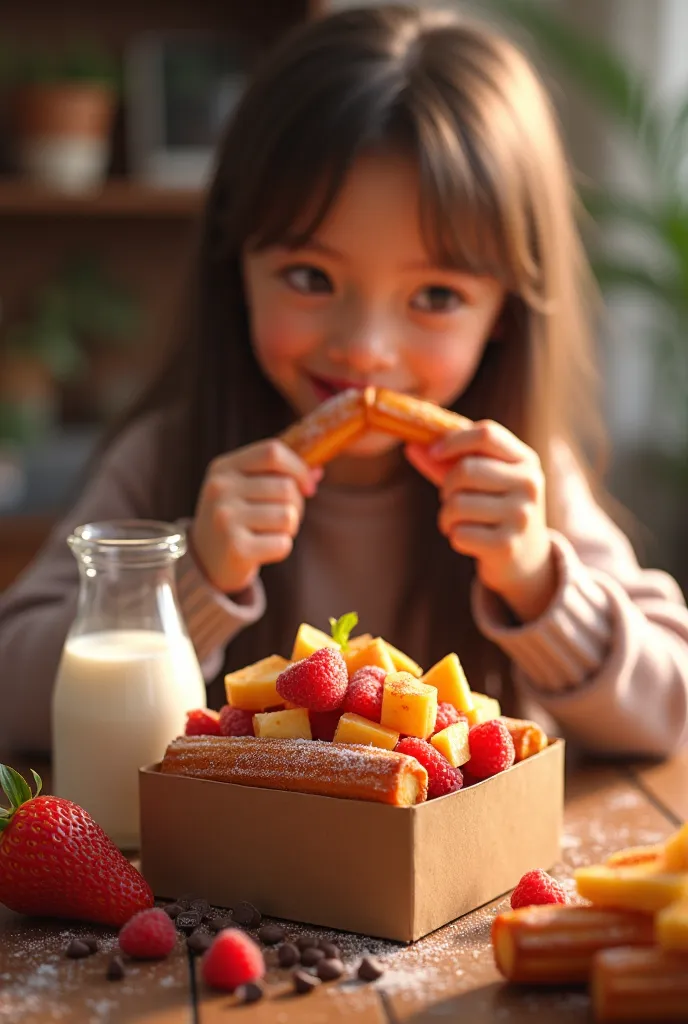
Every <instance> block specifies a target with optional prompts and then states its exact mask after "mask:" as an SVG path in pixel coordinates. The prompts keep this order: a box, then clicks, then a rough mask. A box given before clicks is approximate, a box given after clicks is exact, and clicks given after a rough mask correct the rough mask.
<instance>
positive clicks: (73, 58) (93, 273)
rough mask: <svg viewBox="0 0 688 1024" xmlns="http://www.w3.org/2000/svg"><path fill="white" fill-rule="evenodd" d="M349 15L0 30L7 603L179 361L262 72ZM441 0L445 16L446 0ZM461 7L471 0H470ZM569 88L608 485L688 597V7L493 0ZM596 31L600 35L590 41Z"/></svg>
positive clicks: (104, 19)
mask: <svg viewBox="0 0 688 1024" xmlns="http://www.w3.org/2000/svg"><path fill="white" fill-rule="evenodd" d="M344 6H350V3H349V0H253V2H252V3H250V4H246V3H243V2H241V0H234V2H226V3H222V4H219V3H216V2H214V0H195V2H194V3H193V4H189V3H188V2H186V0H140V2H139V3H137V4H136V5H134V4H130V3H128V2H123V3H120V4H114V5H105V6H100V5H95V4H92V3H89V2H88V0H63V2H62V3H61V4H60V5H59V11H58V9H57V5H54V4H53V3H52V2H51V0H32V2H30V3H28V4H24V5H21V4H17V5H11V6H6V7H5V8H4V10H3V13H2V21H1V22H0V590H2V589H3V588H5V587H6V586H7V585H8V584H9V583H10V582H11V581H12V579H13V578H14V577H15V576H16V574H17V573H18V572H19V571H21V569H22V568H23V566H24V565H25V564H26V563H27V562H28V561H29V559H30V558H31V557H32V556H33V554H34V553H35V552H36V550H37V549H38V548H39V546H40V544H41V543H42V541H43V539H44V537H45V536H46V533H47V531H48V530H49V529H50V526H51V525H52V524H53V523H54V522H55V520H56V518H57V517H58V516H59V515H60V513H61V511H62V510H64V509H65V507H66V506H67V505H68V504H69V503H70V501H71V499H72V497H73V496H74V494H75V492H76V491H77V490H78V488H79V485H80V481H81V479H82V477H83V473H84V470H85V467H86V465H87V462H88V459H89V456H90V454H91V453H92V451H93V449H94V445H95V444H96V442H97V440H98V438H99V436H100V435H101V432H102V431H103V429H104V427H105V426H106V425H107V424H108V422H110V421H111V419H112V418H113V417H114V416H116V415H117V414H118V412H119V411H120V410H121V409H122V408H123V406H124V405H125V404H126V403H127V402H128V401H129V400H130V399H131V397H132V396H133V395H134V394H135V393H136V391H137V390H138V389H139V388H140V387H141V384H142V382H143V381H144V380H145V378H146V376H147V375H148V374H149V373H150V372H151V369H152V368H153V367H154V366H155V365H156V363H157V362H158V361H159V360H160V359H161V358H162V356H163V355H164V351H165V345H166V343H167V342H168V339H169V338H170V336H171V331H172V327H173V323H174V320H175V317H176V315H177V311H178V310H177V307H176V305H175V303H174V300H175V298H176V297H177V296H179V294H180V292H181V289H182V287H183V282H184V277H185V269H186V265H187V260H188V256H189V253H190V250H191V246H192V243H193V237H194V231H195V229H196V226H197V220H198V215H199V212H200V208H201V203H202V197H203V189H204V187H205V183H206V181H207V178H208V174H209V170H210V167H211V163H212V145H213V142H214V140H215V138H216V137H217V134H218V131H219V130H220V126H221V124H222V122H223V121H224V119H225V118H226V117H227V116H228V114H229V113H230V111H231V109H232V107H233V105H234V103H235V102H236V98H237V96H238V95H239V94H240V91H241V88H242V86H243V82H244V81H245V76H246V74H247V73H248V72H249V71H250V69H251V67H252V66H254V65H255V63H256V62H257V61H259V60H260V57H261V54H263V53H264V52H265V51H266V49H267V48H268V47H269V46H270V45H271V44H272V43H273V42H274V41H275V40H276V39H278V38H279V37H280V36H281V35H282V34H283V33H284V32H285V31H286V30H287V29H288V28H289V27H290V26H292V25H294V24H296V23H299V22H301V21H303V20H304V19H306V18H309V17H313V16H316V15H317V13H318V12H319V11H322V10H326V9H332V8H336V7H344ZM445 6H449V5H448V4H445ZM459 6H461V7H467V6H469V5H467V4H464V3H459ZM473 6H474V7H477V8H479V10H480V12H481V14H483V15H486V16H488V17H491V18H496V19H502V20H503V21H505V22H506V23H507V24H508V26H509V28H510V29H511V30H512V31H513V32H515V33H516V34H517V35H518V37H519V38H520V39H521V41H522V42H523V43H524V45H526V46H527V47H528V48H529V49H530V51H531V52H532V53H534V54H535V56H536V58H537V59H538V62H539V64H540V66H541V68H542V71H543V73H544V74H545V75H546V77H547V78H548V80H549V82H550V84H551V85H552V86H553V88H554V90H555V97H556V101H557V104H558V107H559V110H560V116H561V119H562V123H563V126H564V130H565V133H566V136H567V139H568V143H569V149H570V152H571V154H572V158H573V160H574V163H575V165H576V168H577V170H578V173H579V180H580V182H581V188H582V193H583V197H584V200H585V202H586V204H587V208H588V215H587V219H586V221H585V232H586V238H587V239H588V242H589V245H590V249H591V254H592V255H593V257H594V259H595V265H596V269H597V271H598V275H599V280H600V284H601V286H602V291H603V295H604V298H605V305H604V309H602V310H601V311H600V329H599V336H600V344H601V346H602V354H603V359H604V365H605V367H606V372H605V380H604V387H605V410H606V414H607V419H608V422H609V425H610V428H611V433H612V441H613V446H614V455H613V459H612V462H611V465H610V471H609V475H608V479H609V482H610V485H611V488H612V490H613V492H614V493H615V495H616V496H617V497H618V498H620V499H621V501H622V502H623V503H624V504H625V505H626V506H627V508H628V509H629V510H630V511H631V513H632V514H634V515H635V516H636V517H637V519H638V520H639V523H640V524H644V525H643V526H640V525H639V526H638V527H637V528H636V532H635V535H634V536H635V538H636V542H637V546H638V548H639V554H640V557H641V560H642V561H648V562H652V563H654V564H655V565H660V566H662V567H666V568H668V569H669V570H670V571H671V572H672V573H674V574H675V575H676V576H677V577H678V578H679V580H680V582H681V584H682V586H683V587H684V590H685V589H688V516H687V515H686V513H687V512H688V468H687V467H688V458H687V454H688V212H686V208H685V197H686V195H688V190H687V189H686V187H685V177H686V174H687V173H688V159H687V158H688V57H685V56H683V49H682V46H681V40H685V38H686V37H687V36H688V4H687V3H685V0H532V2H531V0H482V2H477V0H476V2H475V3H474V4H473ZM593 37H594V38H595V39H596V41H595V42H593V41H592V40H593Z"/></svg>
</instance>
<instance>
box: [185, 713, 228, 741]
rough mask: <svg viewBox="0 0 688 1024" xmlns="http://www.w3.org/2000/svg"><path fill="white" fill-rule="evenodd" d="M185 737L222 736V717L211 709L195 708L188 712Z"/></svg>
mask: <svg viewBox="0 0 688 1024" xmlns="http://www.w3.org/2000/svg"><path fill="white" fill-rule="evenodd" d="M184 735H185V736H220V735H221V731H220V715H219V713H218V712H217V711H211V710H210V708H194V709H193V711H187V712H186V725H185V726H184Z"/></svg>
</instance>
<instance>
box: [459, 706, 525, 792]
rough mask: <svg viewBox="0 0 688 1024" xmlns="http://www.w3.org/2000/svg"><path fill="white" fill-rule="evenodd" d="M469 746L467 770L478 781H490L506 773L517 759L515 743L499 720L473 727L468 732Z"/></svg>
mask: <svg viewBox="0 0 688 1024" xmlns="http://www.w3.org/2000/svg"><path fill="white" fill-rule="evenodd" d="M468 745H469V747H470V751H471V759H470V761H469V762H468V764H467V768H468V770H469V772H470V773H471V775H474V776H475V777H476V778H478V779H489V778H490V777H491V776H492V775H497V774H498V773H499V772H504V771H506V769H507V768H511V766H512V764H513V763H514V760H515V758H516V753H515V751H514V741H513V740H512V738H511V736H510V735H509V730H508V729H507V727H506V726H505V725H504V723H503V722H502V721H500V719H498V718H495V719H491V720H490V721H489V722H481V723H480V725H472V726H471V728H470V729H469V730H468Z"/></svg>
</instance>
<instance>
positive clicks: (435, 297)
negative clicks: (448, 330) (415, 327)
mask: <svg viewBox="0 0 688 1024" xmlns="http://www.w3.org/2000/svg"><path fill="white" fill-rule="evenodd" d="M411 305H412V306H413V308H414V309H418V310H420V311H421V312H422V313H451V312H453V311H454V310H455V309H458V308H459V307H460V306H461V305H463V299H462V297H461V296H460V295H459V293H458V292H457V291H455V290H454V289H453V288H448V287H447V286H446V285H441V284H435V285H430V286H429V287H428V288H421V289H420V291H418V292H416V294H415V295H414V296H413V298H412V300H411Z"/></svg>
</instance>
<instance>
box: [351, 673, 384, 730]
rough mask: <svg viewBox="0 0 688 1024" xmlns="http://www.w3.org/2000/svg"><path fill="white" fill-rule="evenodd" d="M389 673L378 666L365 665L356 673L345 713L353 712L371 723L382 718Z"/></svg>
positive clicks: (353, 676)
mask: <svg viewBox="0 0 688 1024" xmlns="http://www.w3.org/2000/svg"><path fill="white" fill-rule="evenodd" d="M386 678H387V673H386V672H385V670H384V669H383V668H380V667H379V666H378V665H364V666H363V668H359V669H357V670H356V672H354V674H353V675H352V677H351V679H350V680H349V689H348V690H347V691H346V696H345V698H344V704H343V705H342V710H343V711H352V712H353V713H354V714H355V715H361V716H362V717H363V718H367V719H368V720H369V721H371V722H379V721H380V718H381V717H382V691H383V688H384V684H385V679H386Z"/></svg>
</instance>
